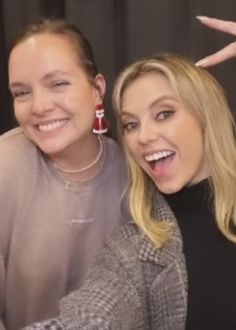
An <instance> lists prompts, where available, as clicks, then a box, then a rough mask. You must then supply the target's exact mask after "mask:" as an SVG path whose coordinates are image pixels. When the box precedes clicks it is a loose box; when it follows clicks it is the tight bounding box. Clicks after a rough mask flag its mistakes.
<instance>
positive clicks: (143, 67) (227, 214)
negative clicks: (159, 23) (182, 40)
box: [113, 54, 236, 246]
mask: <svg viewBox="0 0 236 330" xmlns="http://www.w3.org/2000/svg"><path fill="white" fill-rule="evenodd" d="M148 73H161V74H163V75H164V76H165V77H166V78H167V79H168V81H169V83H170V85H171V86H172V88H173V90H174V92H175V93H176V97H177V98H178V99H179V100H180V102H182V103H183V105H184V106H185V107H186V108H187V109H188V110H189V111H190V112H191V113H192V115H193V116H194V117H195V118H196V119H197V120H198V122H199V124H200V126H201V128H202V134H203V143H204V157H205V161H206V163H207V166H208V171H209V179H208V180H209V182H210V186H211V191H212V196H211V197H213V199H212V200H213V209H214V213H215V218H216V222H217V225H218V227H219V229H220V230H221V232H222V233H223V235H224V236H225V237H227V238H228V239H229V240H230V241H232V242H236V235H235V232H234V227H235V225H236V203H235V196H236V174H235V173H236V143H235V135H234V132H235V125H234V120H233V116H232V114H231V112H230V110H229V107H228V104H227V101H226V98H225V95H224V91H223V89H222V87H221V86H220V85H219V83H218V82H217V81H216V80H215V79H214V78H213V77H212V76H211V75H210V74H209V73H208V72H207V71H206V70H204V69H202V68H200V67H196V66H195V65H194V64H193V63H192V62H191V61H189V60H186V59H184V58H182V57H180V56H176V55H171V54H161V55H159V56H158V55H157V56H154V57H151V58H149V59H144V60H141V61H138V62H136V63H134V64H132V65H130V66H129V67H127V68H126V69H125V70H124V71H123V72H122V73H121V74H120V75H119V77H118V78H117V81H116V84H115V88H114V92H113V104H114V108H115V110H116V114H117V117H118V118H117V119H118V130H119V134H120V137H121V141H122V129H121V123H120V114H121V113H122V98H123V94H124V91H125V90H126V88H127V87H128V86H129V85H131V84H132V82H134V81H135V80H136V79H138V78H139V77H141V76H143V75H146V74H148ZM123 146H124V149H125V152H126V156H127V160H128V165H129V173H130V181H131V192H130V207H131V213H132V216H133V217H134V220H135V221H136V223H137V224H138V226H140V227H141V229H142V230H143V231H144V232H145V233H146V234H147V235H148V236H149V238H150V239H151V240H152V241H153V242H155V243H156V245H157V246H161V245H162V244H163V243H164V242H165V241H166V240H167V239H168V237H169V229H168V224H166V223H163V222H162V223H161V222H160V221H159V222H158V221H154V219H153V218H152V215H151V205H150V204H151V203H150V201H151V199H150V198H151V191H152V184H151V182H150V181H151V180H150V179H149V180H148V178H147V174H146V173H144V171H143V170H142V169H141V168H140V167H139V166H138V164H137V163H135V162H134V160H133V159H132V157H131V156H130V155H129V153H128V151H127V149H126V146H125V144H124V143H123Z"/></svg>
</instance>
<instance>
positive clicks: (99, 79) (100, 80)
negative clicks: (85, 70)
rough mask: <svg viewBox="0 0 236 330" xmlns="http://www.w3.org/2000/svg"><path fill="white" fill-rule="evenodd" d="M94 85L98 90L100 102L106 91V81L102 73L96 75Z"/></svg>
mask: <svg viewBox="0 0 236 330" xmlns="http://www.w3.org/2000/svg"><path fill="white" fill-rule="evenodd" d="M94 85H95V88H96V90H97V97H98V102H101V101H102V100H103V97H104V94H105V92H106V81H105V78H104V76H103V75H102V74H100V73H99V74H98V75H96V77H95V79H94Z"/></svg>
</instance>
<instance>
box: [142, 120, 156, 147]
mask: <svg viewBox="0 0 236 330" xmlns="http://www.w3.org/2000/svg"><path fill="white" fill-rule="evenodd" d="M157 138H158V132H157V128H156V127H153V125H152V124H150V122H149V124H148V123H145V124H142V125H140V128H139V132H138V141H139V143H140V144H148V143H149V142H152V141H154V140H156V139H157Z"/></svg>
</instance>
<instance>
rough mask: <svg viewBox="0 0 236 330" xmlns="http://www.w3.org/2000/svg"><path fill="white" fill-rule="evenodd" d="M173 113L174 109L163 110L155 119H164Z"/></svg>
mask: <svg viewBox="0 0 236 330" xmlns="http://www.w3.org/2000/svg"><path fill="white" fill-rule="evenodd" d="M173 114H174V110H163V111H161V112H159V113H158V114H157V115H156V119H157V120H165V119H167V118H169V117H171V116H172V115H173Z"/></svg>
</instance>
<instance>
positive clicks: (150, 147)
mask: <svg viewBox="0 0 236 330" xmlns="http://www.w3.org/2000/svg"><path fill="white" fill-rule="evenodd" d="M121 121H122V126H123V139H124V144H125V146H126V148H127V150H128V152H129V153H130V155H131V156H132V157H133V158H134V160H135V161H136V162H137V163H138V164H139V165H140V166H141V167H142V168H143V170H144V171H145V172H146V173H147V174H148V175H149V176H150V177H151V178H152V179H153V181H154V182H155V184H156V186H157V188H158V189H159V190H160V191H161V192H163V193H167V194H171V193H175V192H177V191H179V190H180V189H182V188H183V187H184V186H186V185H191V184H194V183H197V182H199V181H201V180H202V179H204V178H206V177H207V166H206V164H205V161H204V151H203V136H202V130H201V127H200V125H199V123H198V121H197V120H196V119H195V117H193V115H192V114H191V113H190V111H188V110H187V109H186V108H185V106H184V105H183V104H182V103H181V102H180V101H179V100H178V99H177V97H176V95H175V93H174V91H173V89H172V87H171V85H170V83H169V81H168V80H167V78H166V77H165V76H164V75H163V74H161V73H146V74H145V75H143V76H141V77H139V78H137V79H136V80H134V81H133V82H132V83H130V85H128V87H127V88H126V89H125V91H124V93H123V97H122V112H121Z"/></svg>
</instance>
